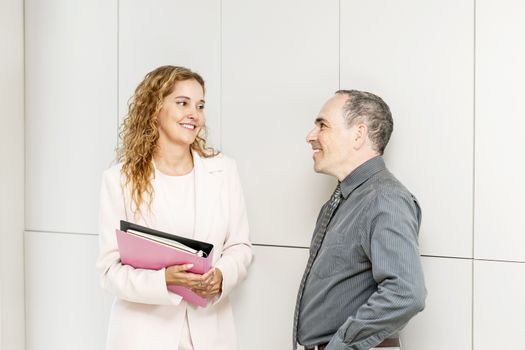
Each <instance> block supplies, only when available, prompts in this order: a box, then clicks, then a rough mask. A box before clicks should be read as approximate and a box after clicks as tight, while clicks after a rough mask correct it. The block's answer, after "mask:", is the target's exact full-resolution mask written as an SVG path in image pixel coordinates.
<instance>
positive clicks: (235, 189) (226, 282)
mask: <svg viewBox="0 0 525 350" xmlns="http://www.w3.org/2000/svg"><path fill="white" fill-rule="evenodd" d="M229 163H230V164H229V167H228V174H227V185H228V188H227V191H228V198H229V200H228V202H229V207H230V208H229V209H230V210H229V218H228V232H227V233H226V238H225V241H224V246H223V250H222V254H221V257H220V258H219V259H218V261H217V262H216V263H215V267H216V268H218V269H220V270H221V272H222V278H223V280H222V292H221V294H220V296H219V298H218V299H217V300H215V303H218V302H220V301H221V300H222V299H223V298H224V297H226V296H227V295H228V294H229V293H230V292H231V291H232V289H233V288H234V287H235V286H236V285H237V284H238V283H239V282H240V281H242V280H243V279H244V278H245V277H246V274H247V270H248V266H249V265H250V264H251V261H252V257H253V253H252V245H251V243H250V241H249V227H248V214H247V211H246V204H245V202H244V195H243V191H242V186H241V180H240V178H239V173H238V171H237V165H236V163H235V161H234V160H232V159H229Z"/></svg>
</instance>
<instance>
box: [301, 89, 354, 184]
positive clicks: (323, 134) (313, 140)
mask: <svg viewBox="0 0 525 350" xmlns="http://www.w3.org/2000/svg"><path fill="white" fill-rule="evenodd" d="M346 100H347V97H346V96H344V95H335V96H334V97H332V98H331V99H329V100H328V101H326V103H325V104H324V105H323V107H322V108H321V111H320V112H319V116H318V117H317V118H316V119H315V127H314V128H313V129H312V131H310V133H308V135H307V136H306V142H308V143H309V144H310V145H311V146H312V150H313V159H314V170H315V171H316V172H318V173H323V174H327V175H332V176H336V177H337V176H338V175H340V174H341V171H344V169H345V167H346V164H348V162H349V161H351V160H352V157H353V154H354V150H353V144H352V140H353V139H354V138H355V127H351V128H348V127H347V126H346V122H345V120H344V117H343V106H344V104H345V101H346Z"/></svg>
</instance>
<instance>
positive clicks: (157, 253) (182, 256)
mask: <svg viewBox="0 0 525 350" xmlns="http://www.w3.org/2000/svg"><path fill="white" fill-rule="evenodd" d="M115 232H116V235H117V242H118V248H119V252H120V260H121V262H122V264H125V265H130V266H133V267H134V268H137V269H148V270H160V269H162V268H164V267H168V266H172V265H182V264H193V268H192V269H191V270H188V271H189V272H192V273H197V274H204V273H206V272H207V271H208V270H209V269H210V268H211V266H212V261H213V248H212V249H211V251H210V252H209V253H208V255H207V256H206V257H200V256H198V255H196V254H192V253H188V252H185V251H181V250H179V249H176V248H173V247H170V246H167V245H165V244H162V243H157V242H154V241H151V240H149V239H147V238H143V237H140V236H136V235H133V234H130V233H128V232H125V231H121V230H118V229H117V230H115ZM168 290H170V291H171V292H173V293H176V294H178V295H180V296H181V297H182V298H183V299H185V300H186V301H188V302H190V303H192V304H194V305H197V306H201V307H205V306H206V305H207V304H208V299H206V298H202V297H200V296H198V295H197V294H195V293H194V292H193V291H191V290H190V289H188V288H185V287H181V286H174V285H170V286H168Z"/></svg>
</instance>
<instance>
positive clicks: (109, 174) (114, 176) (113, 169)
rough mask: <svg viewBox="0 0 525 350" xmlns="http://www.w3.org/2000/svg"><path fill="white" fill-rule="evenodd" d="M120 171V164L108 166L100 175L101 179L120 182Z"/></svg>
mask: <svg viewBox="0 0 525 350" xmlns="http://www.w3.org/2000/svg"><path fill="white" fill-rule="evenodd" d="M121 170H122V163H117V164H114V165H112V166H110V167H109V168H107V169H106V170H104V172H103V173H102V177H103V178H104V179H108V180H115V181H120V178H121V176H122V175H121Z"/></svg>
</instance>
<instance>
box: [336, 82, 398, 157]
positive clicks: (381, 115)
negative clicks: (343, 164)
mask: <svg viewBox="0 0 525 350" xmlns="http://www.w3.org/2000/svg"><path fill="white" fill-rule="evenodd" d="M335 93H336V94H337V95H345V96H347V97H348V99H347V100H346V102H345V104H344V106H343V117H344V118H345V120H346V125H347V126H348V127H352V126H354V125H355V124H356V123H364V124H366V126H367V127H368V137H369V138H370V140H371V141H372V144H373V147H374V149H375V150H376V151H377V152H379V154H381V155H382V154H383V152H384V151H385V147H386V145H387V144H388V140H390V135H392V131H393V130H394V121H393V120H392V113H390V108H389V107H388V105H387V104H386V103H385V101H383V100H382V99H381V97H379V96H377V95H374V94H372V93H370V92H366V91H359V90H338V91H336V92H335Z"/></svg>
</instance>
